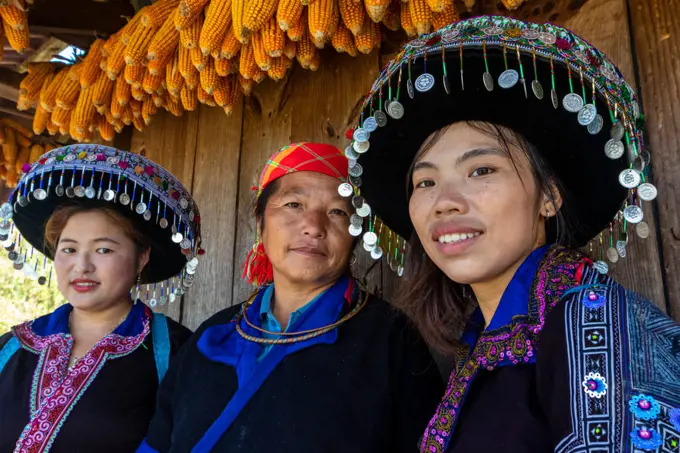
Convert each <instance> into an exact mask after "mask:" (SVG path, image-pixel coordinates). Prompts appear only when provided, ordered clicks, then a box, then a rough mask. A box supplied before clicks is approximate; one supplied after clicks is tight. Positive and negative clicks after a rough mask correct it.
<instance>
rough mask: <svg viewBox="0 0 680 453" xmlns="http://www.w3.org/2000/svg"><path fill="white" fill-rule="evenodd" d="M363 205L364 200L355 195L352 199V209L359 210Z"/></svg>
mask: <svg viewBox="0 0 680 453" xmlns="http://www.w3.org/2000/svg"><path fill="white" fill-rule="evenodd" d="M363 205H364V199H363V198H361V197H360V196H358V195H355V196H353V197H352V206H354V209H359V208H360V207H362V206H363Z"/></svg>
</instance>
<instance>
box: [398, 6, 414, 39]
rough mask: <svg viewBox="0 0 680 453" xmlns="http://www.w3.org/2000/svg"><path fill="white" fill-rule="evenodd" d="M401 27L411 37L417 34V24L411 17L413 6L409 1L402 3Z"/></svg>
mask: <svg viewBox="0 0 680 453" xmlns="http://www.w3.org/2000/svg"><path fill="white" fill-rule="evenodd" d="M400 16H401V28H403V29H404V31H405V32H406V34H407V35H408V36H409V37H411V38H412V37H414V36H416V34H417V32H416V26H415V25H413V19H412V18H411V8H410V7H409V5H408V3H402V4H401V14H400Z"/></svg>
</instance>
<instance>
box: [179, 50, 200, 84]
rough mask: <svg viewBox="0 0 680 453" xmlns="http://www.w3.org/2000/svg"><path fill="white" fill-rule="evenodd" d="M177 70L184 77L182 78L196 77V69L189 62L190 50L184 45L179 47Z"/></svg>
mask: <svg viewBox="0 0 680 453" xmlns="http://www.w3.org/2000/svg"><path fill="white" fill-rule="evenodd" d="M178 57H179V72H180V74H182V77H184V80H187V79H194V78H196V77H198V70H197V69H196V67H195V66H194V65H193V63H192V62H191V51H190V49H187V48H186V47H180V49H179V54H178Z"/></svg>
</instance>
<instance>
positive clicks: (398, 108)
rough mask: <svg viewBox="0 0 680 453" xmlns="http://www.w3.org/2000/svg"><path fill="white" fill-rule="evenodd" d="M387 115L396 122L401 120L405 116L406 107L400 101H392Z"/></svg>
mask: <svg viewBox="0 0 680 453" xmlns="http://www.w3.org/2000/svg"><path fill="white" fill-rule="evenodd" d="M387 114H388V115H389V116H391V117H392V118H394V119H395V120H399V119H401V118H403V116H404V106H403V105H401V102H399V101H392V102H390V105H389V106H387Z"/></svg>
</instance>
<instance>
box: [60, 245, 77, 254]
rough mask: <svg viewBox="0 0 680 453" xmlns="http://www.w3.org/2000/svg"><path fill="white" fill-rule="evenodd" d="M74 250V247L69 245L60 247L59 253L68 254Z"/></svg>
mask: <svg viewBox="0 0 680 453" xmlns="http://www.w3.org/2000/svg"><path fill="white" fill-rule="evenodd" d="M74 252H75V249H73V248H71V247H66V248H63V249H61V253H66V254H67V255H70V254H71V253H74Z"/></svg>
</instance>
